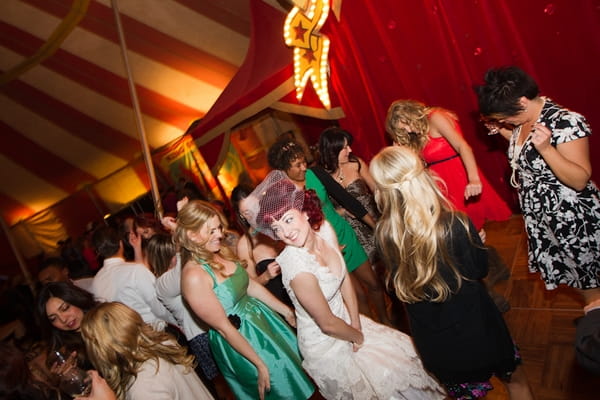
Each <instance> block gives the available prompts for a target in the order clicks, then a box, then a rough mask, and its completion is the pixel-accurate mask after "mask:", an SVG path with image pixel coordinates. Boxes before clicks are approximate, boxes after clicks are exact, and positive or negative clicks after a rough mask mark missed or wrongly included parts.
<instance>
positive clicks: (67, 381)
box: [49, 351, 92, 397]
mask: <svg viewBox="0 0 600 400" xmlns="http://www.w3.org/2000/svg"><path fill="white" fill-rule="evenodd" d="M49 359H50V360H49V361H50V364H51V365H52V372H53V373H54V374H55V375H56V377H57V380H58V388H59V389H60V390H61V391H62V392H63V393H65V394H68V395H69V396H72V397H78V396H87V395H89V394H90V392H91V390H92V378H91V377H90V375H89V374H88V373H87V371H84V370H83V369H81V368H79V367H78V366H77V363H76V353H73V354H71V356H70V357H68V358H67V357H65V356H64V355H63V354H62V353H61V352H60V351H53V352H51V353H50V355H49Z"/></svg>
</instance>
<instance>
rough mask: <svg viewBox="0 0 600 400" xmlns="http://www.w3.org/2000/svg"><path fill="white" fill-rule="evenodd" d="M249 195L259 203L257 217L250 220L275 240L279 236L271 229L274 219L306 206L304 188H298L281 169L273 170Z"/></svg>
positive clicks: (255, 227) (254, 225)
mask: <svg viewBox="0 0 600 400" xmlns="http://www.w3.org/2000/svg"><path fill="white" fill-rule="evenodd" d="M248 197H253V198H254V199H253V201H254V202H256V204H257V205H258V207H257V213H256V218H254V219H253V221H248V222H250V225H252V227H253V228H254V229H256V230H258V231H260V232H261V233H263V234H265V235H267V236H269V237H271V238H272V239H275V240H278V239H279V238H278V237H277V235H276V234H275V232H273V229H271V224H272V223H273V221H276V220H279V219H280V218H281V217H282V216H283V214H285V213H286V212H287V211H289V210H291V209H296V210H299V211H302V207H303V206H304V190H303V189H298V188H297V187H296V185H295V184H294V182H292V181H291V180H290V179H289V178H288V177H287V175H286V174H285V172H283V171H280V170H275V171H271V172H270V173H269V175H267V177H266V178H265V179H264V180H263V181H262V182H261V183H260V184H259V185H258V186H257V187H256V189H254V191H253V192H252V193H250V196H248Z"/></svg>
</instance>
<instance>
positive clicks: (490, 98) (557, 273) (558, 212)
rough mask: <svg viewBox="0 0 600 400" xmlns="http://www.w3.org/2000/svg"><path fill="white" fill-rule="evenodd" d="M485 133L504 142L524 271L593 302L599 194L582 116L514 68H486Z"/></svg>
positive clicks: (598, 274)
mask: <svg viewBox="0 0 600 400" xmlns="http://www.w3.org/2000/svg"><path fill="white" fill-rule="evenodd" d="M477 92H478V95H479V106H480V111H481V113H482V115H483V116H484V117H485V118H487V119H488V124H487V125H488V128H490V129H491V130H492V133H494V132H498V133H501V134H502V135H503V136H504V137H506V138H507V139H508V140H510V145H509V148H508V158H509V161H510V164H511V167H512V170H513V173H512V177H511V184H512V185H513V186H514V187H516V188H517V190H518V193H519V200H520V203H521V209H522V212H523V216H524V219H525V228H526V230H527V234H528V238H529V243H528V244H529V246H528V247H529V269H530V271H532V272H535V271H540V272H541V275H542V279H543V280H544V282H545V284H546V289H548V290H552V289H555V288H556V287H557V286H558V285H559V284H566V285H568V286H571V287H573V288H576V289H579V290H580V291H581V293H582V295H583V297H584V300H585V301H586V303H587V302H590V301H591V300H592V299H595V298H599V297H600V192H599V191H598V188H597V187H596V185H595V184H594V183H593V182H592V181H591V180H590V177H591V173H592V168H591V163H590V156H589V141H588V136H590V135H591V130H590V127H589V125H588V123H587V121H586V120H585V118H584V117H583V116H582V115H580V114H578V113H575V112H573V111H570V110H568V109H566V108H563V107H561V106H559V105H557V104H556V103H554V102H553V101H552V100H550V99H548V98H546V97H540V96H539V90H538V86H537V84H536V83H535V81H534V80H533V78H531V77H530V76H529V75H527V74H526V73H525V72H524V71H522V70H521V69H519V68H517V67H505V68H499V69H492V70H489V71H488V72H487V73H486V75H485V84H484V85H482V86H480V87H479V88H477Z"/></svg>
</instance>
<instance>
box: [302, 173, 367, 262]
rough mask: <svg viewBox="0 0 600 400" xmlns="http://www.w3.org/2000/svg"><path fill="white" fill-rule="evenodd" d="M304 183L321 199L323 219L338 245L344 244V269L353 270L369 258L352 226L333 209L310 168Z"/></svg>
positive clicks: (322, 187) (322, 186) (324, 190)
mask: <svg viewBox="0 0 600 400" xmlns="http://www.w3.org/2000/svg"><path fill="white" fill-rule="evenodd" d="M305 185H306V188H307V189H313V190H314V191H315V192H316V193H317V197H319V200H321V210H323V215H325V219H326V220H327V221H328V222H329V223H330V224H331V226H332V227H333V230H334V231H335V234H336V236H337V239H338V242H339V243H340V245H341V246H344V248H343V250H342V255H343V256H344V261H345V262H346V269H347V270H348V272H352V271H354V270H355V269H356V268H358V267H360V266H361V265H362V264H364V263H365V262H366V261H367V260H368V259H369V257H368V256H367V253H366V252H365V249H364V248H363V247H362V246H361V244H360V242H359V241H358V238H357V237H356V233H355V232H354V229H352V226H350V224H349V223H348V221H346V220H345V219H344V218H343V217H342V216H341V215H340V214H338V212H337V211H336V210H335V207H334V205H333V203H331V200H329V195H328V194H327V189H326V188H325V186H324V185H323V183H321V181H320V180H319V178H318V177H317V176H316V175H315V173H314V172H312V171H311V170H310V169H309V170H307V171H306V183H305Z"/></svg>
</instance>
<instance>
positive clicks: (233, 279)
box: [202, 264, 315, 400]
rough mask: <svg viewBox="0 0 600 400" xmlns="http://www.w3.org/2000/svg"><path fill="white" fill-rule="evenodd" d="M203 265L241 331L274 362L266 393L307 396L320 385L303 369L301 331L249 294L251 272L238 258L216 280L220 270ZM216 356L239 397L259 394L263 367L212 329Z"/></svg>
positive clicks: (274, 396)
mask: <svg viewBox="0 0 600 400" xmlns="http://www.w3.org/2000/svg"><path fill="white" fill-rule="evenodd" d="M202 267H203V268H204V270H205V271H206V272H208V273H209V274H210V275H211V276H212V278H213V281H214V284H213V290H214V291H215V294H216V295H217V298H218V299H219V301H220V302H221V305H222V306H223V309H224V310H225V313H226V314H227V315H228V316H229V319H230V320H231V321H232V323H233V324H234V326H237V325H239V328H238V329H239V331H240V334H241V335H242V336H243V337H244V338H246V340H247V341H248V342H249V343H250V345H251V346H252V347H253V348H254V351H256V353H257V354H258V355H259V356H260V358H261V359H262V360H263V361H264V362H265V364H266V365H267V367H268V368H269V374H270V377H271V390H270V391H269V392H266V395H265V398H266V399H272V400H275V399H290V400H291V399H294V400H296V399H307V398H309V397H310V396H311V395H312V394H313V392H314V390H315V387H314V386H313V384H312V383H311V381H310V379H309V378H308V376H307V375H306V373H305V372H304V370H303V369H302V365H301V364H302V359H301V358H300V352H299V350H298V342H297V341H296V334H295V333H294V331H293V330H292V329H291V328H290V326H289V325H288V324H287V323H286V322H285V321H284V320H283V319H282V318H281V317H280V316H279V314H277V313H276V312H275V311H273V310H271V309H270V308H269V307H268V306H267V305H266V304H264V303H263V302H261V301H260V300H258V299H255V298H254V297H250V296H248V294H247V289H248V280H249V278H248V273H247V272H246V270H245V269H243V268H242V267H241V266H240V265H239V264H238V265H237V268H236V270H235V272H234V274H233V275H231V276H230V277H229V278H227V279H226V280H224V281H223V282H221V283H217V280H216V277H215V273H214V271H213V270H212V268H210V266H208V265H206V264H202ZM208 337H209V343H210V349H211V351H212V354H213V357H214V359H215V361H216V363H217V365H218V366H219V369H220V370H221V373H222V374H223V376H224V377H225V379H226V380H227V383H228V384H229V386H230V388H231V390H232V391H233V393H234V394H235V396H236V399H241V400H243V399H258V383H257V380H258V373H257V370H256V367H255V366H254V364H252V363H251V362H250V361H248V360H247V359H246V358H245V357H244V356H242V355H241V354H240V353H238V352H237V351H236V350H235V349H234V348H233V347H231V345H230V344H229V343H228V342H227V341H226V340H225V339H224V338H223V336H221V335H220V334H219V333H218V332H217V331H215V330H214V329H211V330H210V331H209V332H208Z"/></svg>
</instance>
